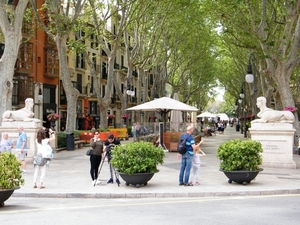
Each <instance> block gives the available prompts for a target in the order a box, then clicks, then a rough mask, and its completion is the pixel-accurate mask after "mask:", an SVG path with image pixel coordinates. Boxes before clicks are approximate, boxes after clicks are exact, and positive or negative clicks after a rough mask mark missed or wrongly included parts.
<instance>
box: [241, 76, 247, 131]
mask: <svg viewBox="0 0 300 225" xmlns="http://www.w3.org/2000/svg"><path fill="white" fill-rule="evenodd" d="M244 85H245V83H244V82H243V83H242V89H241V92H240V99H241V102H240V103H242V102H244V107H242V116H244V124H243V123H241V134H242V133H243V127H245V125H246V124H245V113H243V111H244V108H245V104H246V102H245V101H243V99H244V98H245V93H244ZM241 105H242V104H241Z"/></svg>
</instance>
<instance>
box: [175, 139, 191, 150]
mask: <svg viewBox="0 0 300 225" xmlns="http://www.w3.org/2000/svg"><path fill="white" fill-rule="evenodd" d="M190 136H191V135H189V136H188V137H187V138H184V135H182V136H181V137H180V139H179V142H178V145H177V152H178V153H179V154H181V155H184V154H185V153H186V151H187V149H186V140H187V139H188V138H189V137H190Z"/></svg>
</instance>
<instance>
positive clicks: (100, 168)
mask: <svg viewBox="0 0 300 225" xmlns="http://www.w3.org/2000/svg"><path fill="white" fill-rule="evenodd" d="M106 157H107V161H108V164H109V170H110V179H109V180H108V182H107V183H113V182H114V180H113V173H115V177H116V183H117V184H118V186H119V187H120V180H119V175H118V173H117V172H116V169H115V168H114V167H113V166H112V165H111V163H110V160H111V154H110V149H109V148H107V151H106V152H105V154H104V157H103V159H102V161H101V164H100V167H99V170H98V176H97V177H98V178H99V175H100V173H101V170H102V167H103V164H104V161H105V158H106ZM98 178H97V179H95V182H94V186H95V185H96V183H97V180H98Z"/></svg>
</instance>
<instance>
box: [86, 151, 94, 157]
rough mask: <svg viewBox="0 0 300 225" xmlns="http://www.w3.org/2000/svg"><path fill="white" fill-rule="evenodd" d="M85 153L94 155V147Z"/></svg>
mask: <svg viewBox="0 0 300 225" xmlns="http://www.w3.org/2000/svg"><path fill="white" fill-rule="evenodd" d="M85 154H86V155H87V156H90V155H92V154H93V149H89V150H87V151H86V153H85Z"/></svg>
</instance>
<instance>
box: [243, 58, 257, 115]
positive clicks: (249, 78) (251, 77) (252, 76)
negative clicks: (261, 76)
mask: <svg viewBox="0 0 300 225" xmlns="http://www.w3.org/2000/svg"><path fill="white" fill-rule="evenodd" d="M251 62H252V63H253V68H254V69H253V72H252V64H251ZM245 79H246V82H247V83H248V84H251V83H253V107H254V118H256V114H257V106H256V98H257V88H256V70H255V56H254V54H253V53H250V55H249V62H248V70H247V75H246V76H245Z"/></svg>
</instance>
